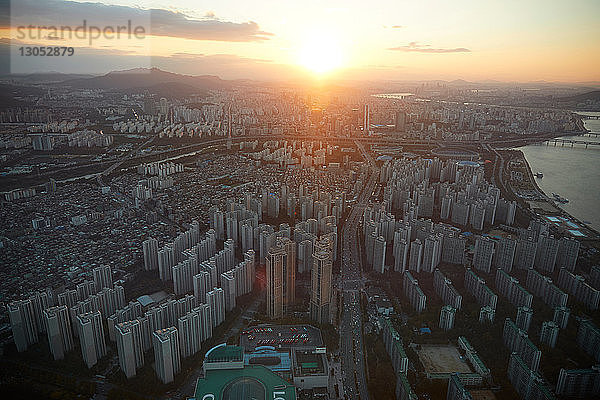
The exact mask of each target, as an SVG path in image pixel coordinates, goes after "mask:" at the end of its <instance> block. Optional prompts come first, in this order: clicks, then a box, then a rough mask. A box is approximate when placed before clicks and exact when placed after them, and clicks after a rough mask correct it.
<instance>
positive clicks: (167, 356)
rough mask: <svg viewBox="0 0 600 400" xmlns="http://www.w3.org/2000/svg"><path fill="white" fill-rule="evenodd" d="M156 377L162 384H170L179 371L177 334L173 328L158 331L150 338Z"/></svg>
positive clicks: (179, 360)
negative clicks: (152, 346) (152, 345)
mask: <svg viewBox="0 0 600 400" xmlns="http://www.w3.org/2000/svg"><path fill="white" fill-rule="evenodd" d="M152 342H153V343H154V361H155V363H156V375H157V376H158V378H159V379H160V380H161V381H162V383H165V384H166V383H170V382H173V380H174V379H175V375H177V373H179V370H180V369H181V356H180V352H179V334H178V331H177V328H175V327H174V326H172V327H169V328H165V329H160V330H157V331H155V332H154V335H153V336H152Z"/></svg>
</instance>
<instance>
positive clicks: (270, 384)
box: [194, 346, 296, 400]
mask: <svg viewBox="0 0 600 400" xmlns="http://www.w3.org/2000/svg"><path fill="white" fill-rule="evenodd" d="M232 347H236V346H232ZM275 392H278V394H277V396H275ZM281 392H282V393H281ZM211 394H212V395H214V396H215V397H214V398H216V399H222V400H242V399H256V400H263V399H264V400H267V399H268V400H271V399H273V398H275V397H278V398H282V399H284V400H295V399H296V388H295V387H294V386H292V385H290V384H289V383H288V382H287V381H286V380H284V379H283V378H281V377H280V376H279V375H277V374H276V373H274V372H271V371H269V369H267V368H265V367H263V366H262V365H249V366H245V367H244V368H243V369H229V370H209V371H207V372H206V375H205V376H204V378H199V379H198V382H197V383H196V392H195V396H194V398H195V399H196V400H200V399H204V398H205V396H207V395H211Z"/></svg>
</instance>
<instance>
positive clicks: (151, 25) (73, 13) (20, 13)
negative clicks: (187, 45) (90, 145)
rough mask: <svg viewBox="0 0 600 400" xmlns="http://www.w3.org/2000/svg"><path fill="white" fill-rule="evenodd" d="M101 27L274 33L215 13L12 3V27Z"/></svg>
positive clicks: (245, 35) (257, 36) (222, 35)
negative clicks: (198, 14) (198, 15)
mask: <svg viewBox="0 0 600 400" xmlns="http://www.w3.org/2000/svg"><path fill="white" fill-rule="evenodd" d="M84 20H85V21H86V23H87V25H88V26H90V25H94V26H98V27H102V28H103V27H107V26H112V27H115V26H123V25H127V22H128V21H129V20H131V21H132V24H133V26H143V27H145V29H146V33H150V34H152V35H156V36H168V37H176V38H184V39H194V40H213V41H227V42H256V41H264V40H268V39H270V38H271V37H272V36H273V34H272V33H269V32H264V31H262V30H261V29H260V27H259V25H258V24H257V23H256V22H254V21H248V22H231V21H224V20H221V19H218V18H216V16H215V14H214V13H213V12H211V11H209V12H207V13H206V15H205V17H204V18H200V19H196V18H192V17H190V16H188V15H186V14H184V13H182V12H177V11H171V10H165V9H141V8H136V7H127V6H118V5H108V4H102V3H79V2H75V1H62V0H44V1H40V0H19V1H17V2H13V3H12V8H11V24H12V26H13V27H15V26H18V25H21V26H28V25H34V26H57V27H61V26H70V27H73V28H74V27H77V26H80V25H82V23H83V21H84Z"/></svg>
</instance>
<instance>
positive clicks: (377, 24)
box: [0, 0, 600, 82]
mask: <svg viewBox="0 0 600 400" xmlns="http://www.w3.org/2000/svg"><path fill="white" fill-rule="evenodd" d="M15 3H18V4H17V5H15ZM12 4H13V7H12V9H11V16H12V27H13V28H14V27H15V26H17V25H19V24H30V23H31V24H34V25H50V24H63V25H64V24H72V25H73V26H75V25H78V24H81V22H82V20H83V19H86V20H87V21H90V23H92V21H93V23H95V24H96V25H100V26H102V24H120V23H122V22H123V21H126V20H127V17H128V16H129V15H132V16H133V17H134V18H137V20H140V21H144V20H145V21H146V22H145V23H144V24H146V25H149V26H150V31H151V34H152V36H150V37H146V38H145V39H144V40H143V41H137V42H136V41H129V42H128V41H126V40H98V41H96V42H95V43H94V44H93V45H92V46H89V44H88V43H87V42H86V41H85V40H83V41H77V40H71V41H69V40H49V39H47V38H45V39H41V40H32V39H27V40H13V43H12V44H13V46H12V47H13V50H12V51H13V53H12V54H13V59H14V58H15V57H14V54H15V53H14V51H15V47H16V46H22V45H24V44H50V45H54V46H57V45H60V46H67V45H68V46H74V47H76V55H77V62H76V63H75V62H72V61H73V60H54V61H53V62H55V63H56V64H54V65H51V64H44V62H50V61H47V60H43V61H39V60H38V61H37V64H36V63H31V62H30V63H22V64H17V65H16V64H14V62H15V61H14V60H13V72H16V71H14V69H15V67H16V68H19V69H23V72H34V71H36V68H37V70H43V69H46V68H47V69H52V70H61V71H62V72H93V73H103V72H108V71H109V70H114V69H126V68H133V67H137V66H140V67H147V66H156V67H160V68H163V69H166V70H169V71H173V72H180V73H187V74H212V75H218V76H221V77H222V78H228V79H231V78H254V79H275V80H277V79H282V80H283V79H293V78H295V77H301V76H305V75H317V76H321V77H324V78H339V79H361V80H375V79H395V80H412V79H459V78H460V79H466V80H485V79H495V80H501V81H536V80H547V81H562V82H590V81H600V39H599V38H600V21H599V18H600V1H598V0H571V1H548V0H527V1H522V0H521V1H516V0H505V1H481V0H454V1H443V0H429V1H427V0H425V1H404V0H395V1H377V0H374V1H361V2H359V1H355V0H344V1H341V0H333V1H331V0H330V1H323V0H320V1H315V0H308V1H274V0H268V1H267V0H263V1H256V0H255V1H240V0H220V1H193V0H171V1H163V0H150V1H130V0H114V1H103V2H101V3H99V2H93V3H92V2H86V3H84V2H79V3H74V2H68V1H62V0H15V1H13V3H12ZM145 10H150V11H145ZM148 21H151V22H148ZM0 36H1V37H3V38H4V40H3V43H4V45H6V43H7V39H6V38H8V37H12V38H13V39H16V32H15V30H14V29H13V30H11V29H10V28H9V27H7V26H5V27H4V28H3V29H1V30H0ZM61 42H62V43H61ZM149 55H151V58H150V57H147V56H149Z"/></svg>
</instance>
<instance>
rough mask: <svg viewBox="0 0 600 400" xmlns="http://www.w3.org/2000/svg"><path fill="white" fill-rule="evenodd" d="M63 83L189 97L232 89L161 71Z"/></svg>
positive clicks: (216, 82)
mask: <svg viewBox="0 0 600 400" xmlns="http://www.w3.org/2000/svg"><path fill="white" fill-rule="evenodd" d="M62 84H63V85H68V86H71V87H73V88H79V89H114V90H118V91H121V90H127V91H129V92H131V91H145V90H147V91H149V92H151V93H156V94H159V95H162V94H163V93H173V95H175V94H176V93H182V94H183V95H186V94H192V93H197V92H206V91H209V90H217V89H223V88H226V87H229V86H230V83H229V82H228V81H224V80H222V79H221V78H219V77H216V76H212V75H202V76H191V75H181V74H175V73H172V72H167V71H163V70H160V69H158V68H152V69H145V68H136V69H131V70H126V71H113V72H110V73H108V74H106V75H102V76H97V77H93V78H83V79H73V80H69V81H65V82H63V83H62ZM173 95H172V96H173Z"/></svg>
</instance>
